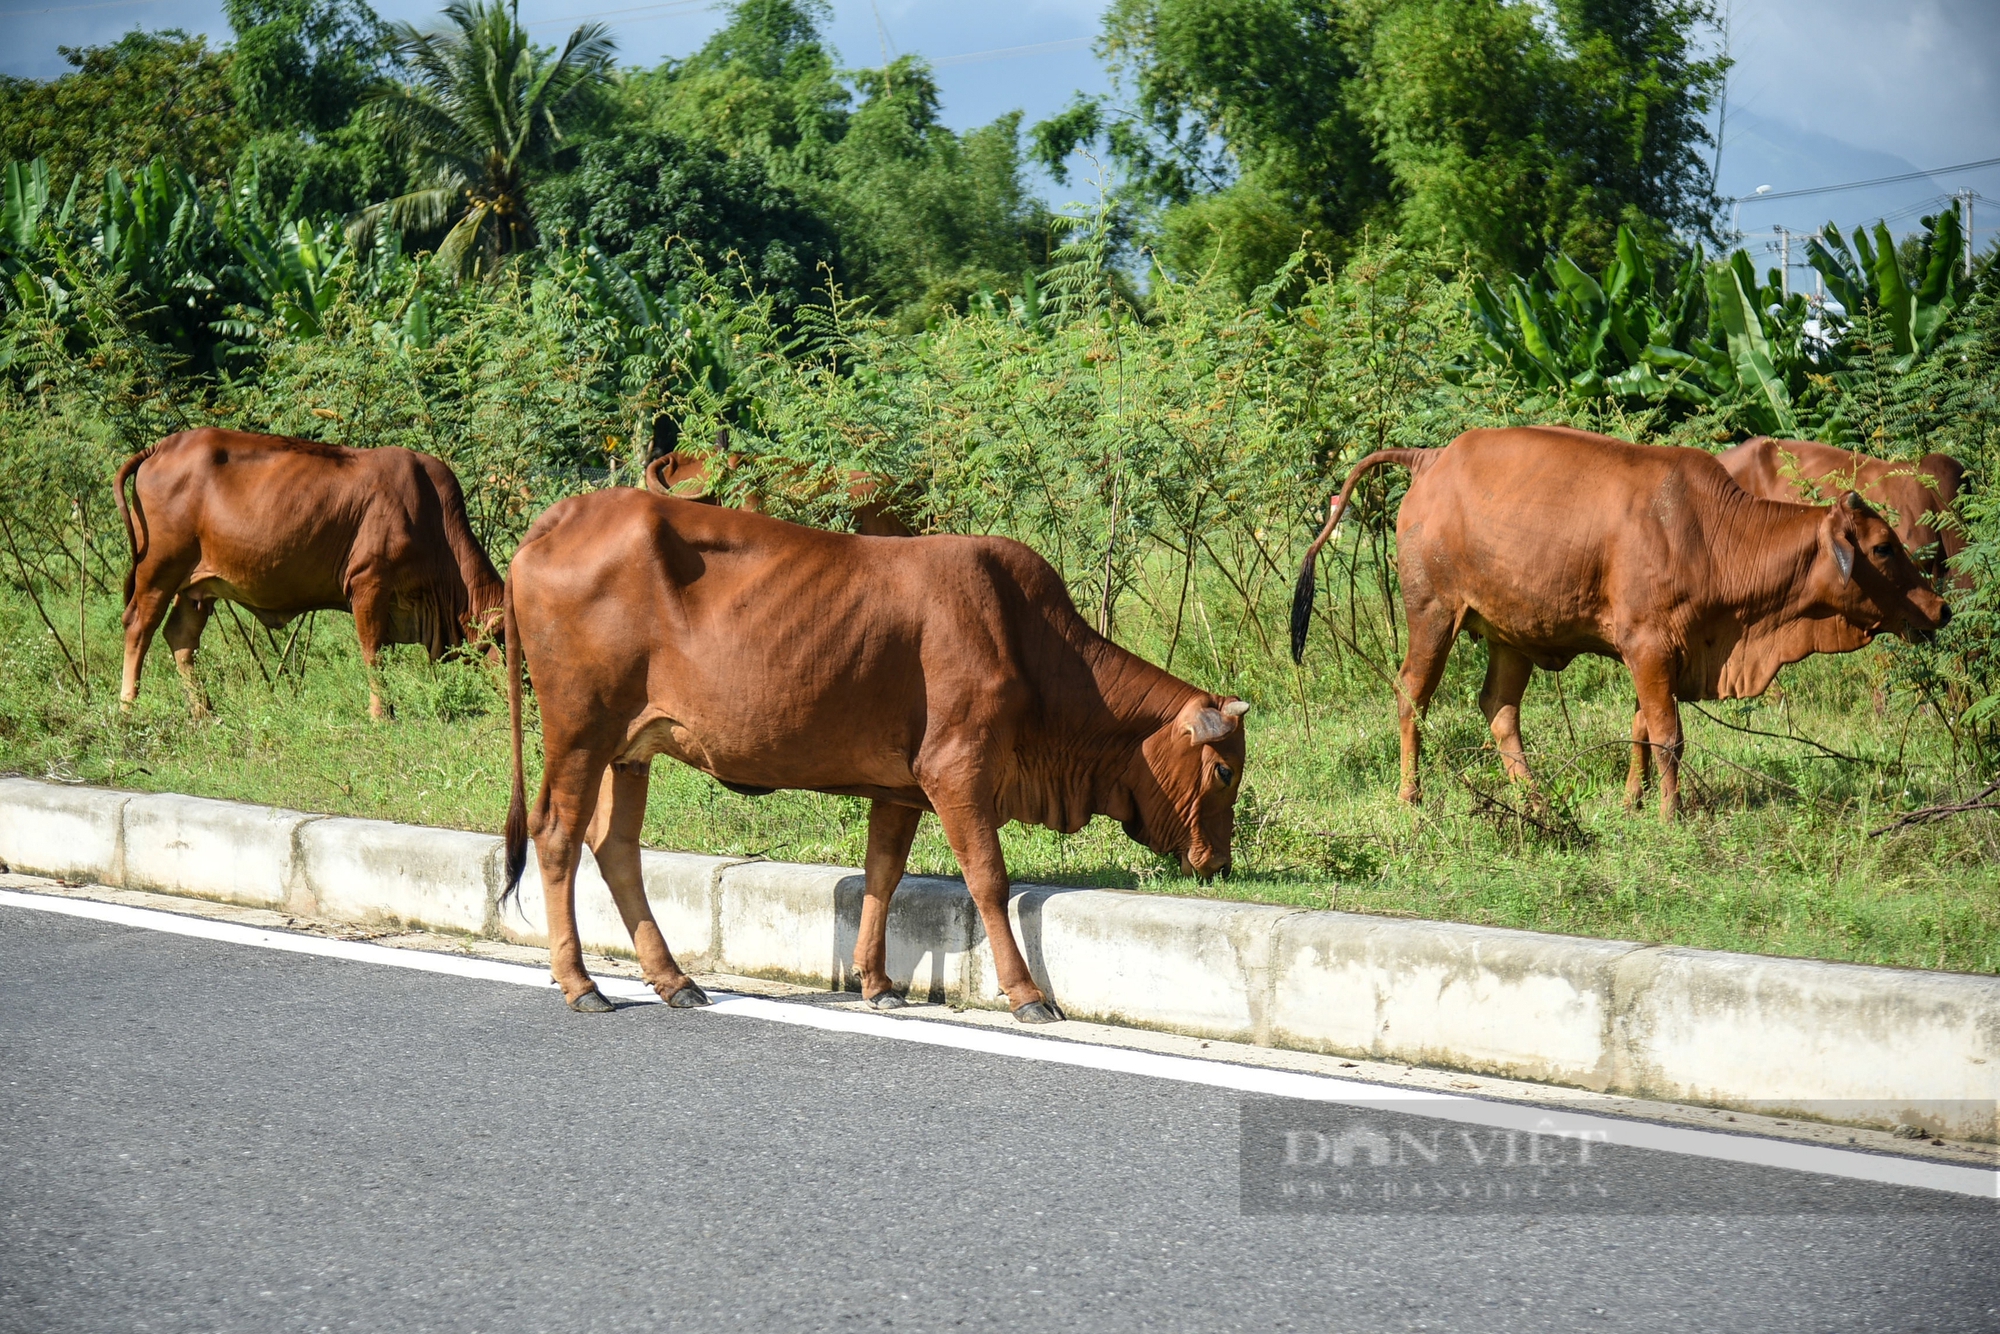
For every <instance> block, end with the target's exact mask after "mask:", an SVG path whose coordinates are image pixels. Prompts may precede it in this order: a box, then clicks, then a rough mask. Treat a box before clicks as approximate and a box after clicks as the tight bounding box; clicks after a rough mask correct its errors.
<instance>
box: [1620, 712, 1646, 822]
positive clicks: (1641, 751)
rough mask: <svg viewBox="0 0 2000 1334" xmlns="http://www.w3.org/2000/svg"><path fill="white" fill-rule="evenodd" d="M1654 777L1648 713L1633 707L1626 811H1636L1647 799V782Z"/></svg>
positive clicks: (1626, 777)
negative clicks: (1647, 726)
mask: <svg viewBox="0 0 2000 1334" xmlns="http://www.w3.org/2000/svg"><path fill="white" fill-rule="evenodd" d="M1652 776H1653V745H1652V736H1651V735H1650V734H1649V733H1648V732H1647V731H1646V711H1645V710H1644V709H1642V708H1640V707H1639V706H1638V704H1637V703H1636V702H1634V704H1633V705H1632V764H1631V767H1630V768H1628V769H1627V770H1626V772H1625V809H1626V810H1628V811H1636V810H1638V809H1639V803H1640V802H1641V801H1644V800H1645V798H1646V782H1647V780H1648V779H1650V778H1651V777H1652Z"/></svg>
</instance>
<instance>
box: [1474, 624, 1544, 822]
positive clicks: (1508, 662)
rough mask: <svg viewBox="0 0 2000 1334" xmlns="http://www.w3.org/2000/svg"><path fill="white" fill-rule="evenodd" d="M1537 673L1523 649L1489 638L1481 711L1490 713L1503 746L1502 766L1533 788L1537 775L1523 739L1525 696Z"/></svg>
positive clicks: (1489, 723)
mask: <svg viewBox="0 0 2000 1334" xmlns="http://www.w3.org/2000/svg"><path fill="white" fill-rule="evenodd" d="M1534 674H1535V664H1534V663H1532V662H1530V661H1528V659H1527V657H1526V656H1525V655H1524V654H1522V653H1521V652H1520V651H1519V650H1517V649H1514V648H1510V647H1509V646H1508V645H1506V644H1502V643H1499V642H1497V641H1494V640H1488V641H1487V644H1486V684H1485V685H1483V686H1481V687H1480V690H1479V711H1480V712H1481V713H1483V714H1485V715H1486V726H1487V729H1488V730H1489V731H1491V732H1492V733H1493V744H1494V745H1496V746H1498V747H1499V748H1500V767H1501V768H1503V769H1505V770H1506V771H1507V776H1508V777H1509V778H1511V779H1513V780H1514V781H1515V782H1517V783H1524V784H1526V785H1527V786H1528V787H1529V788H1530V789H1533V787H1534V786H1535V777H1534V775H1533V774H1531V773H1530V772H1528V751H1527V747H1526V746H1525V745H1523V744H1522V742H1521V696H1523V695H1525V694H1526V693H1527V692H1528V682H1529V680H1530V679H1531V678H1532V677H1533V676H1534Z"/></svg>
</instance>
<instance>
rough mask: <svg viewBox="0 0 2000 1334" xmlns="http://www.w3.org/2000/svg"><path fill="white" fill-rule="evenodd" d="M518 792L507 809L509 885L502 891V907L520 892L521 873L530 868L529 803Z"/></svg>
mask: <svg viewBox="0 0 2000 1334" xmlns="http://www.w3.org/2000/svg"><path fill="white" fill-rule="evenodd" d="M523 797H524V794H522V793H519V792H516V793H515V795H514V801H513V803H512V804H511V805H510V806H508V807H507V885H506V888H504V889H502V890H501V891H500V906H501V907H503V908H504V907H506V906H507V902H508V900H510V899H512V898H513V897H514V895H515V894H517V893H518V892H520V888H521V872H523V871H525V870H526V869H527V867H528V803H527V802H526V801H525V800H524V799H523Z"/></svg>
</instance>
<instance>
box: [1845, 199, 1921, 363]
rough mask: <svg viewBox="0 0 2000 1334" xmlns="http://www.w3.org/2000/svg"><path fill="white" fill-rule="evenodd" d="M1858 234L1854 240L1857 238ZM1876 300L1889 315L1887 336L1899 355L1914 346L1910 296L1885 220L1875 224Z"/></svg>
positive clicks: (1914, 348)
mask: <svg viewBox="0 0 2000 1334" xmlns="http://www.w3.org/2000/svg"><path fill="white" fill-rule="evenodd" d="M1859 239H1860V238H1859V236H1858V235H1857V237H1856V240H1859ZM1874 261H1875V262H1874V264H1873V266H1872V267H1873V269H1874V272H1875V304H1876V305H1877V306H1879V307H1881V310H1882V313H1883V314H1884V315H1886V316H1888V317H1889V337H1890V339H1891V341H1892V343H1893V345H1894V346H1895V349H1896V352H1897V354H1898V355H1907V354H1908V353H1911V352H1914V351H1916V350H1917V347H1916V341H1915V339H1914V338H1913V337H1912V335H1911V327H1910V326H1911V319H1910V317H1911V315H1912V313H1913V305H1914V302H1913V298H1912V294H1911V292H1910V288H1909V285H1908V284H1907V283H1905V282H1904V281H1903V266H1902V265H1901V264H1899V263H1897V261H1896V242H1895V240H1894V238H1892V237H1891V236H1890V235H1889V227H1888V224H1886V223H1881V222H1878V223H1876V224H1875V256H1874Z"/></svg>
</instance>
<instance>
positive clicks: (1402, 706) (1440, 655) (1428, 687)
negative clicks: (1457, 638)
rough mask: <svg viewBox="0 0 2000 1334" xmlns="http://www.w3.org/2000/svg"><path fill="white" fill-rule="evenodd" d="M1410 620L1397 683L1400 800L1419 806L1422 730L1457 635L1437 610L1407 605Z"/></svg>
mask: <svg viewBox="0 0 2000 1334" xmlns="http://www.w3.org/2000/svg"><path fill="white" fill-rule="evenodd" d="M1405 610H1406V611H1407V612H1408V615H1409V621H1410V651H1409V652H1408V653H1407V654H1405V655H1404V657H1403V670H1402V674H1401V676H1400V677H1399V678H1398V681H1397V690H1396V721H1397V722H1398V724H1399V725H1400V726H1401V728H1402V741H1403V746H1402V750H1403V781H1402V786H1401V788H1400V789H1399V790H1398V791H1397V794H1396V795H1397V796H1398V798H1399V799H1401V800H1403V801H1405V802H1408V803H1410V804H1411V805H1415V804H1416V803H1417V802H1419V801H1422V800H1423V784H1422V781H1421V780H1420V779H1419V777H1418V775H1417V765H1418V762H1419V760H1421V759H1422V757H1423V738H1422V736H1421V734H1420V727H1421V724H1422V721H1423V717H1424V714H1425V712H1426V711H1427V710H1428V709H1429V708H1430V706H1431V697H1432V696H1433V695H1435V694H1437V688H1438V682H1439V681H1441V680H1443V679H1444V664H1445V659H1446V658H1448V657H1449V656H1450V655H1451V641H1452V636H1453V635H1454V634H1455V633H1456V632H1457V626H1456V625H1455V624H1454V621H1453V618H1452V617H1450V616H1447V615H1443V614H1441V613H1440V612H1439V611H1438V610H1437V609H1435V608H1429V607H1418V606H1414V605H1408V604H1406V607H1405Z"/></svg>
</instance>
